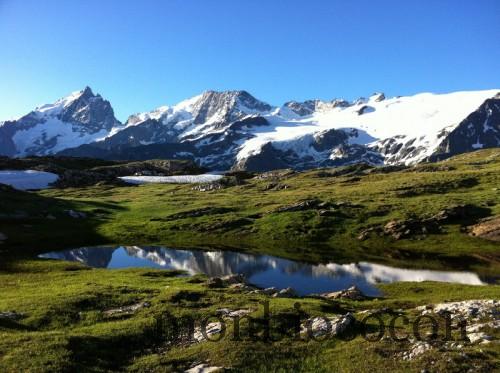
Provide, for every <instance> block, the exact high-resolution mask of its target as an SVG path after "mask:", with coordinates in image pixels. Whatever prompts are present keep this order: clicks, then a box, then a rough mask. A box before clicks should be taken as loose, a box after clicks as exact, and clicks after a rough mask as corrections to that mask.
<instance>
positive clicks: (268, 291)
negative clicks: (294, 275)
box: [261, 287, 279, 295]
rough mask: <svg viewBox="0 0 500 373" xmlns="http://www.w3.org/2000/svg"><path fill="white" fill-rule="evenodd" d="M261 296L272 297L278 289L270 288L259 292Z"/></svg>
mask: <svg viewBox="0 0 500 373" xmlns="http://www.w3.org/2000/svg"><path fill="white" fill-rule="evenodd" d="M261 292H262V294H265V295H274V294H276V293H278V292H279V290H278V288H275V287H270V288H265V289H262V290H261Z"/></svg>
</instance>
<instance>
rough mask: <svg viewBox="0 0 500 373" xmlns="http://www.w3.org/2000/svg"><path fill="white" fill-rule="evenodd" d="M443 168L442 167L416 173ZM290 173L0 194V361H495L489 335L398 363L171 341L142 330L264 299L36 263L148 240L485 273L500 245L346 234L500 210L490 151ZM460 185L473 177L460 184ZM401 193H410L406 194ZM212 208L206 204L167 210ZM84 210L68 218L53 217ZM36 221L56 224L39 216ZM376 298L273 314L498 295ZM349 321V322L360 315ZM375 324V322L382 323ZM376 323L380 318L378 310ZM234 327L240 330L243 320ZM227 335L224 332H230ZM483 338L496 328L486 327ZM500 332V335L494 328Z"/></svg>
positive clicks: (321, 351) (491, 288)
mask: <svg viewBox="0 0 500 373" xmlns="http://www.w3.org/2000/svg"><path fill="white" fill-rule="evenodd" d="M441 165H445V166H447V167H449V168H448V170H444V169H443V168H440V170H438V171H436V170H434V172H429V167H434V168H438V167H440V166H441ZM319 174H320V171H318V170H312V171H308V172H303V173H298V174H295V175H293V176H291V177H288V178H286V179H284V180H281V181H280V182H281V183H284V184H287V185H289V188H288V189H284V190H265V189H266V186H267V184H269V183H270V181H269V180H255V179H251V180H247V182H246V183H245V184H243V185H239V186H233V187H229V188H226V189H223V190H218V191H213V192H198V191H193V190H192V189H191V186H189V185H167V184H165V185H144V186H139V187H111V186H95V187H88V188H79V189H64V190H58V189H52V190H44V191H39V192H19V191H13V190H10V189H8V188H0V232H2V233H5V234H6V235H7V236H8V240H7V241H6V242H5V243H3V244H0V295H1V296H0V311H6V310H15V311H16V312H20V313H22V314H23V315H24V316H23V318H22V319H20V320H18V321H9V322H7V321H1V322H0V370H1V371H6V372H10V371H12V372H17V371H34V372H38V371H40V372H41V371H61V372H65V371H82V370H86V371H95V372H101V371H102V372H105V371H127V370H128V371H136V372H144V371H153V372H156V371H158V372H163V371H179V370H181V371H182V370H183V369H186V368H188V367H189V366H191V365H192V364H193V363H195V362H204V361H210V364H212V365H219V366H225V367H231V368H234V370H236V371H252V372H253V371H266V372H268V371H310V372H317V371H325V372H329V371H342V372H360V371H386V370H392V371H395V372H420V371H421V370H422V369H428V370H430V371H445V372H459V371H463V370H466V369H465V368H464V367H465V366H466V367H475V369H476V371H485V372H486V371H492V370H493V369H494V366H495V364H498V363H499V356H500V355H499V353H500V352H499V351H498V347H497V346H498V345H497V344H491V345H485V346H481V348H478V347H474V346H467V347H466V348H465V350H464V351H466V352H467V354H468V356H469V358H468V360H467V361H464V358H463V357H461V355H460V353H459V352H458V351H454V352H453V351H444V352H443V351H434V352H431V353H429V354H426V355H425V356H424V357H422V358H421V359H416V360H414V361H411V362H406V361H403V360H401V359H400V358H398V353H399V352H400V351H402V350H404V349H405V348H407V347H408V346H405V345H404V344H403V345H402V344H398V343H395V342H390V343H389V342H384V341H380V342H376V343H370V342H367V341H365V340H364V339H363V338H361V337H360V336H359V335H358V336H357V337H356V338H354V339H353V340H350V341H344V340H340V339H331V340H327V341H322V342H314V341H293V340H291V339H290V338H285V339H284V340H281V341H278V342H273V343H271V344H270V343H266V342H250V341H243V342H234V341H231V340H230V339H229V338H225V339H223V340H222V341H220V342H218V343H209V342H207V343H201V344H197V345H193V346H187V347H182V346H168V345H165V344H164V343H160V342H159V341H157V340H155V339H154V338H151V334H150V333H149V332H148V331H149V330H150V328H151V326H152V325H154V322H155V317H158V316H160V315H162V314H164V313H165V312H169V313H172V314H174V315H178V316H180V315H185V314H189V315H192V316H193V317H196V318H197V319H199V318H203V317H206V316H208V315H211V314H213V313H214V312H215V310H216V309H218V308H223V307H228V308H232V309H237V308H251V309H253V310H255V312H254V313H253V314H252V316H255V317H259V316H260V315H261V312H262V311H261V306H260V305H259V302H261V301H263V300H264V299H265V298H264V296H260V295H252V294H245V293H240V292H237V291H233V290H229V289H209V288H207V287H206V286H205V285H204V277H203V276H197V277H196V278H195V279H194V280H197V279H198V280H199V281H193V279H192V278H191V277H178V276H176V275H177V273H171V272H166V271H155V270H149V269H127V270H102V269H90V268H87V267H84V266H82V265H79V264H74V263H66V262H58V261H52V260H42V259H36V258H35V256H36V255H37V254H39V253H42V252H46V251H53V250H56V249H64V248H71V247H79V246H86V245H102V244H125V245H126V244H128V245H141V244H148V245H152V244H158V245H167V246H172V247H200V248H210V247H216V248H221V249H232V250H238V251H248V252H257V253H266V254H270V255H277V256H281V257H286V258H292V259H297V260H302V261H311V262H326V261H335V262H337V263H343V262H353V261H360V260H365V261H374V262H380V263H386V264H390V265H397V266H406V267H415V268H433V269H439V268H447V269H467V270H472V271H476V272H478V273H479V274H480V275H482V276H483V277H487V278H489V279H490V280H493V281H498V276H499V273H500V264H499V263H500V250H499V244H498V243H495V242H491V241H486V240H482V239H479V238H474V237H470V236H468V235H467V234H466V233H465V232H463V226H464V225H468V224H470V223H472V221H461V222H456V223H454V224H448V225H446V226H445V227H444V229H445V230H444V232H443V233H442V234H435V235H429V236H427V237H425V238H421V239H403V240H399V241H396V240H394V239H392V238H390V237H379V236H376V235H375V236H372V237H370V238H369V239H368V240H366V241H359V240H358V239H357V236H358V234H359V232H360V231H361V230H363V229H365V228H367V227H370V226H376V225H383V224H385V223H386V222H388V221H389V220H392V219H405V218H408V217H411V216H417V217H425V216H429V215H432V214H434V213H436V212H437V211H439V210H441V209H443V208H446V207H449V206H451V205H455V204H465V203H468V204H473V205H475V206H477V207H481V208H483V209H484V210H483V211H487V212H488V214H489V215H498V214H500V205H499V203H498V202H499V197H498V193H499V190H498V188H499V187H498V185H500V150H498V149H492V150H485V151H479V152H474V153H470V154H464V155H461V156H458V157H455V158H453V159H451V160H449V161H447V162H442V163H440V164H437V165H434V166H433V165H431V166H429V165H424V166H419V167H417V168H416V169H414V170H410V171H409V170H405V171H399V172H391V173H388V174H381V173H370V174H364V175H358V176H356V177H358V178H360V179H359V180H357V179H353V175H344V176H338V177H319V176H318V175H319ZM463 180H473V182H470V181H468V182H465V183H464V182H463ZM408 191H411V193H408ZM312 198H315V199H319V200H322V201H326V202H335V203H339V202H342V201H344V202H349V203H350V204H351V205H350V206H349V205H345V204H344V205H343V206H342V207H340V208H338V209H336V210H335V213H334V214H332V215H330V216H320V215H319V214H318V212H317V211H314V210H309V211H299V212H287V213H275V212H273V210H275V209H276V208H278V207H280V206H284V205H287V204H291V203H295V202H297V201H300V200H304V199H312ZM207 207H216V208H219V210H217V211H216V212H217V213H214V214H211V215H203V216H197V217H191V218H186V217H172V215H174V214H179V213H182V212H186V211H191V210H196V209H201V208H207ZM68 209H73V210H78V211H83V212H86V213H87V214H88V217H87V218H86V219H72V218H70V217H68V215H67V213H66V212H65V210H68ZM48 215H53V216H54V217H56V219H55V220H52V219H47V216H48ZM379 287H380V289H381V291H382V293H383V296H382V297H379V298H377V299H372V300H367V301H359V302H356V301H336V302H333V301H326V300H319V299H314V298H301V299H288V298H282V299H274V298H273V299H272V300H271V303H270V306H271V312H272V314H273V315H276V316H277V317H278V319H279V318H280V315H287V314H290V312H291V311H292V310H293V305H294V303H295V302H297V301H298V302H300V304H301V307H302V309H303V310H304V312H305V314H306V315H307V316H312V315H334V314H342V313H345V312H347V311H351V312H354V313H355V314H357V315H362V314H361V313H360V312H361V311H364V310H377V309H383V308H386V307H389V308H392V309H402V310H403V312H404V313H405V314H406V315H408V316H409V317H412V316H414V315H415V311H414V307H416V306H420V305H425V304H429V303H438V302H442V301H455V300H465V299H478V298H486V299H499V298H500V286H499V285H488V286H467V285H457V284H442V283H432V282H425V283H395V284H390V285H380V286H379ZM144 301H147V302H149V303H150V304H151V306H150V307H148V308H144V309H141V310H140V311H138V312H137V313H135V314H134V315H130V316H123V317H107V316H105V315H104V314H103V312H102V311H103V310H106V309H110V308H115V307H119V306H124V305H130V304H134V303H138V302H144ZM360 317H361V316H358V318H360ZM387 317H388V316H387ZM384 318H386V316H384ZM244 330H246V329H244ZM230 331H231V330H229V332H230ZM492 332H494V333H496V331H492ZM497 334H498V333H497Z"/></svg>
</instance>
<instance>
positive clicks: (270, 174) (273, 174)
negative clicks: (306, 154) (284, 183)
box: [255, 169, 296, 180]
mask: <svg viewBox="0 0 500 373" xmlns="http://www.w3.org/2000/svg"><path fill="white" fill-rule="evenodd" d="M295 173H296V172H295V171H294V170H292V169H284V170H273V171H267V172H263V173H261V174H259V175H257V176H255V178H256V179H258V180H266V179H276V180H279V179H283V178H286V177H289V176H292V175H294V174H295Z"/></svg>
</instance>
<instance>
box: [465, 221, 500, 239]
mask: <svg viewBox="0 0 500 373" xmlns="http://www.w3.org/2000/svg"><path fill="white" fill-rule="evenodd" d="M468 231H469V234H470V235H471V236H475V237H481V238H484V239H486V240H491V241H500V215H497V216H494V217H491V218H487V219H483V220H481V221H480V222H479V223H478V224H475V225H472V226H470V227H468Z"/></svg>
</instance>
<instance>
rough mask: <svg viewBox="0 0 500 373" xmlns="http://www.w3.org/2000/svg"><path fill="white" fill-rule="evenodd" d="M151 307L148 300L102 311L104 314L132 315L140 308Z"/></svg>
mask: <svg viewBox="0 0 500 373" xmlns="http://www.w3.org/2000/svg"><path fill="white" fill-rule="evenodd" d="M148 307H151V303H149V302H141V303H136V304H132V305H130V306H123V307H118V308H112V309H109V310H106V311H104V312H103V314H104V315H105V316H116V315H132V314H134V313H136V312H137V311H138V310H140V309H142V308H148Z"/></svg>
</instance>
